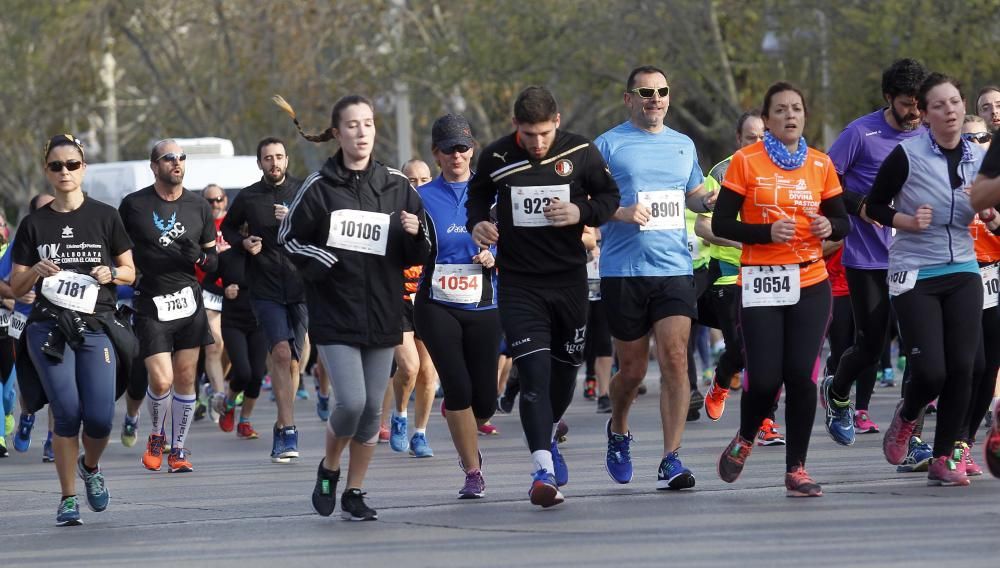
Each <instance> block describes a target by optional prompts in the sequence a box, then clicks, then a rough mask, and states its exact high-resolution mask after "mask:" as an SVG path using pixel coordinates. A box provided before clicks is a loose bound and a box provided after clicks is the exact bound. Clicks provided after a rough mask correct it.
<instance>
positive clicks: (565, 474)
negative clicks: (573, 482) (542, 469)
mask: <svg viewBox="0 0 1000 568" xmlns="http://www.w3.org/2000/svg"><path fill="white" fill-rule="evenodd" d="M550 451H551V452H552V469H554V470H555V471H554V472H553V473H554V474H555V478H556V486H558V487H562V486H563V485H566V484H567V483H569V468H568V467H566V459H565V458H563V455H562V453H561V452H560V451H559V442H557V441H556V440H552V446H551V447H550Z"/></svg>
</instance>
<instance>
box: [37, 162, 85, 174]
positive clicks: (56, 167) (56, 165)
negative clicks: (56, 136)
mask: <svg viewBox="0 0 1000 568" xmlns="http://www.w3.org/2000/svg"><path fill="white" fill-rule="evenodd" d="M45 167H46V168H48V169H49V171H50V172H53V173H59V172H61V171H63V168H66V169H67V170H68V171H71V172H75V171H76V170H78V169H80V168H82V167H83V162H81V161H80V160H66V161H65V162H49V163H47V164H45Z"/></svg>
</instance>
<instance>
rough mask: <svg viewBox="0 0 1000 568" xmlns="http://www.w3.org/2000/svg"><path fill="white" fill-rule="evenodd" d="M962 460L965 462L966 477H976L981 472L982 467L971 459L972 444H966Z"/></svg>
mask: <svg viewBox="0 0 1000 568" xmlns="http://www.w3.org/2000/svg"><path fill="white" fill-rule="evenodd" d="M962 462H963V463H965V475H966V476H967V477H977V476H980V475H982V474H983V468H981V467H979V464H977V463H976V461H975V460H974V459H972V444H966V445H965V448H964V451H963V453H962Z"/></svg>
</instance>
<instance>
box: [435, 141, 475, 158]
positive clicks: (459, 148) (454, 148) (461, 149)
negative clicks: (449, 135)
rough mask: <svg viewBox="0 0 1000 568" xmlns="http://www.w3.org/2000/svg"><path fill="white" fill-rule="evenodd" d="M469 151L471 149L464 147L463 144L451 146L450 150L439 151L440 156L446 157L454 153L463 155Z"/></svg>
mask: <svg viewBox="0 0 1000 568" xmlns="http://www.w3.org/2000/svg"><path fill="white" fill-rule="evenodd" d="M471 149H472V148H471V147H469V146H465V145H464V144H458V145H455V146H452V147H451V148H442V149H441V153H442V154H447V155H449V156H450V155H452V154H454V153H455V152H459V153H462V154H464V153H466V152H468V151H469V150H471Z"/></svg>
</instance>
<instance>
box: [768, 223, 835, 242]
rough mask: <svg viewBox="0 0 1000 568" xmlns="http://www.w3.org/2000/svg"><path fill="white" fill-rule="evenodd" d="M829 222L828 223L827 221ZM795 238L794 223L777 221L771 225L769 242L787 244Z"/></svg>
mask: <svg viewBox="0 0 1000 568" xmlns="http://www.w3.org/2000/svg"><path fill="white" fill-rule="evenodd" d="M827 222H829V221H827ZM794 236H795V221H792V220H791V219H778V220H777V221H775V222H774V223H772V224H771V242H772V243H787V242H788V241H790V240H792V237H794Z"/></svg>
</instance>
